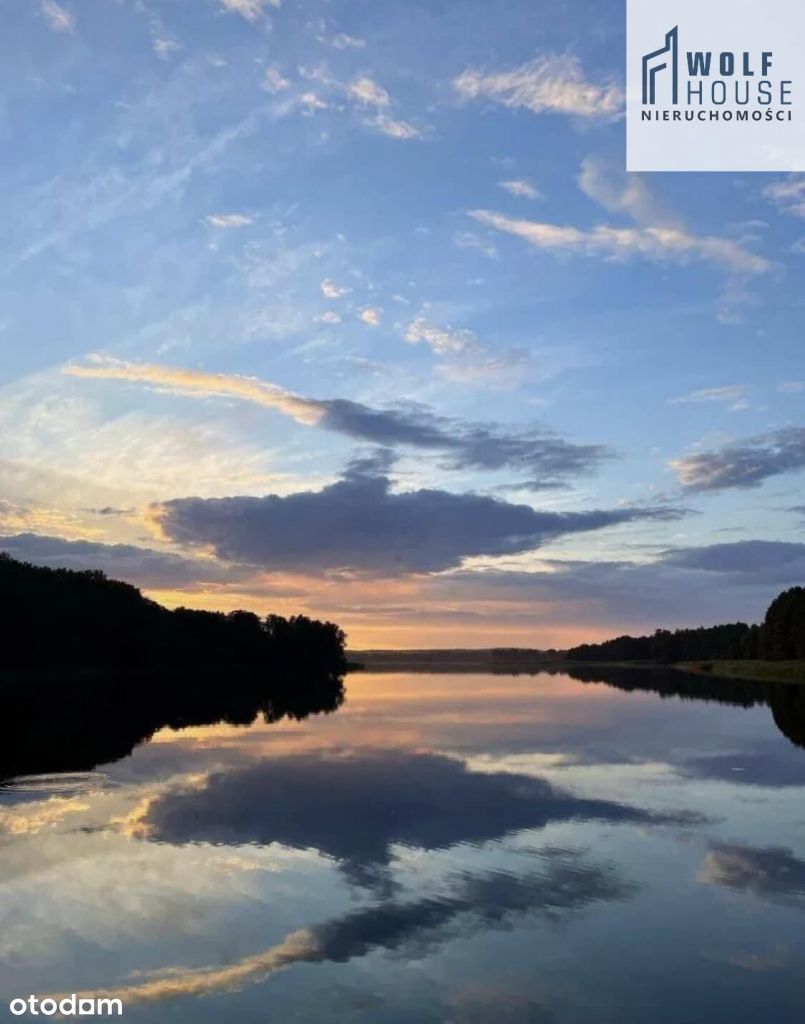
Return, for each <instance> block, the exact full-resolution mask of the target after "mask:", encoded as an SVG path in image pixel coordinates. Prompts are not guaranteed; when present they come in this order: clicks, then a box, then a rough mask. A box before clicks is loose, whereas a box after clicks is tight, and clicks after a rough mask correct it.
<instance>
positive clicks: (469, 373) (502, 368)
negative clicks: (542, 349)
mask: <svg viewBox="0 0 805 1024" xmlns="http://www.w3.org/2000/svg"><path fill="white" fill-rule="evenodd" d="M405 340H406V341H407V342H408V343H409V344H410V345H417V344H425V345H427V346H428V347H429V348H430V349H431V350H432V351H433V352H434V353H435V354H436V355H437V356H441V357H442V358H443V359H444V362H442V363H440V364H439V366H438V368H437V369H438V372H439V373H440V374H441V376H443V377H445V378H446V379H447V380H451V381H455V382H456V383H460V384H465V385H470V386H474V385H478V384H480V385H484V386H486V387H509V386H512V385H516V384H519V383H520V382H521V381H522V378H523V374H524V372H525V371H527V369H528V367H529V365H530V355H529V353H528V352H527V351H526V350H525V349H522V348H516V347H509V348H506V349H503V350H497V351H495V350H492V349H490V348H487V347H486V346H485V345H482V344H481V342H480V341H479V340H478V338H477V337H476V336H475V334H473V332H472V331H469V330H466V329H461V330H457V329H454V328H452V327H438V326H436V325H435V324H432V323H430V322H429V321H428V320H427V319H426V317H424V316H418V317H416V319H415V320H413V321H412V322H411V323H410V324H409V325H408V328H407V330H406V332H405Z"/></svg>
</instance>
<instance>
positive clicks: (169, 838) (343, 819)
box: [142, 749, 668, 887]
mask: <svg viewBox="0 0 805 1024" xmlns="http://www.w3.org/2000/svg"><path fill="white" fill-rule="evenodd" d="M323 789H326V791H327V801H326V805H323V804H322V802H321V800H320V799H318V794H320V793H321V792H322V791H323ZM267 804H269V805H270V806H271V814H270V815H266V814H265V812H264V808H265V807H266V805H267ZM391 807H393V808H394V813H393V814H391V813H389V808H391ZM578 820H584V821H589V820H596V821H605V822H608V823H612V824H617V823H627V824H628V823H631V824H637V825H649V824H651V823H652V822H660V821H663V820H668V819H662V818H657V817H655V816H654V815H652V814H651V813H649V812H646V811H643V810H640V809H638V808H635V807H631V806H629V805H628V804H622V803H616V802H612V801H609V800H593V799H582V798H579V797H575V796H573V795H571V794H570V793H568V792H566V791H564V790H561V789H558V788H556V787H554V786H552V785H551V784H550V783H549V782H546V781H544V780H543V779H540V778H535V777H531V776H526V775H517V774H513V773H509V772H492V771H489V772H487V771H485V772H475V771H470V770H468V768H467V767H466V765H465V764H464V763H463V762H462V761H459V760H456V759H454V758H449V757H445V756H443V755H439V754H431V753H419V752H408V751H403V750H396V749H366V750H360V751H351V752H349V753H340V752H338V753H335V754H322V755H316V754H315V753H311V752H306V753H305V754H304V755H299V754H293V755H290V756H285V757H272V758H270V759H269V760H266V761H263V762H260V763H258V764H255V765H250V766H248V767H246V768H243V769H235V770H226V771H221V772H217V773H215V774H213V775H211V776H208V778H207V780H206V782H205V784H204V785H201V786H200V785H194V786H192V787H187V788H186V789H176V790H172V791H168V792H166V793H165V794H164V795H162V796H160V797H159V798H157V799H156V800H154V801H152V802H151V803H150V804H149V806H148V808H147V815H146V817H145V818H144V819H143V820H142V826H143V829H144V833H145V834H146V835H148V837H149V838H150V839H152V840H155V841H158V842H168V843H178V844H187V843H215V844H227V845H237V846H241V845H244V844H253V843H258V844H260V845H268V844H271V843H280V844H282V845H283V846H290V847H294V848H296V849H302V850H306V849H316V850H318V851H319V852H320V853H322V854H324V855H325V856H327V857H329V858H332V859H333V860H335V861H337V863H338V864H339V866H340V867H341V868H342V870H344V871H345V873H346V874H347V875H348V877H349V878H350V879H351V880H352V881H354V882H357V883H359V884H365V885H368V886H369V887H373V886H374V885H376V884H377V883H380V884H381V885H382V884H383V882H384V876H383V872H384V869H386V868H387V867H388V866H389V864H390V863H391V862H392V860H393V858H394V850H395V847H398V846H405V847H407V848H409V849H416V850H423V851H424V850H444V849H448V848H450V847H451V846H455V845H457V844H463V843H468V844H469V843H471V844H473V845H479V844H481V843H484V842H490V841H493V840H494V841H496V842H500V841H501V840H503V839H504V838H505V837H506V836H507V835H511V834H513V833H516V832H518V831H522V830H525V829H529V830H532V829H541V828H545V827H546V826H548V825H551V824H556V823H558V822H567V821H578ZM347 822H349V823H351V827H345V823H347ZM357 823H359V824H357Z"/></svg>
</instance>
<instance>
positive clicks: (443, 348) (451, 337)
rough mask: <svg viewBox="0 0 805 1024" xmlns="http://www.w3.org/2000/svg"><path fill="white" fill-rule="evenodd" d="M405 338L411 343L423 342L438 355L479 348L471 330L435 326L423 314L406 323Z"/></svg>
mask: <svg viewBox="0 0 805 1024" xmlns="http://www.w3.org/2000/svg"><path fill="white" fill-rule="evenodd" d="M405 340H406V341H407V342H408V343H409V344H411V345H417V344H420V343H424V344H425V345H428V346H429V347H430V348H431V349H433V351H434V352H436V353H437V355H440V356H443V355H450V354H451V353H453V354H455V353H457V352H466V351H468V350H471V349H478V348H479V345H478V340H477V338H476V337H475V335H474V334H473V333H472V331H467V330H453V329H451V328H445V327H437V326H436V325H435V324H432V323H429V322H428V320H426V319H425V317H424V316H418V317H417V318H416V319H415V320H413V321H412V322H411V323H410V324H409V325H408V329H407V330H406V332H405Z"/></svg>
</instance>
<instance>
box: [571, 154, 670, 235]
mask: <svg viewBox="0 0 805 1024" xmlns="http://www.w3.org/2000/svg"><path fill="white" fill-rule="evenodd" d="M578 184H579V188H580V189H581V190H582V192H583V193H584V194H585V195H586V196H589V197H590V199H592V200H594V201H595V202H596V203H598V204H599V205H601V206H603V207H604V209H605V210H609V211H610V213H625V214H627V215H628V216H630V217H631V218H632V219H633V220H634V221H636V222H637V223H638V224H667V223H672V222H673V218H671V217H670V215H669V214H668V213H667V212H666V211H665V210H664V208H663V207H662V204H661V203H660V202H659V200H658V199H657V197H656V196H655V195H654V193H653V192H652V191H651V189H650V188H649V186H648V185H647V184H646V181H645V179H644V178H641V177H640V175H638V174H628V173H627V172H626V171H624V170H622V168H620V167H619V166H617V165H615V164H611V163H609V162H607V161H605V160H598V159H594V158H591V157H588V158H587V159H586V160H584V161H583V162H582V165H581V172H580V174H579V178H578Z"/></svg>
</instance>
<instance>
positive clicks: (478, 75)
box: [453, 54, 623, 118]
mask: <svg viewBox="0 0 805 1024" xmlns="http://www.w3.org/2000/svg"><path fill="white" fill-rule="evenodd" d="M453 86H454V88H455V89H456V91H457V92H458V94H459V96H461V97H462V98H463V99H467V100H479V99H480V100H489V101H491V102H494V103H499V104H501V105H502V106H504V107H510V108H512V109H517V108H522V109H524V110H529V111H531V113H533V114H568V115H572V116H574V117H584V118H611V117H614V116H617V115H618V114H620V112H621V110H622V108H623V89H622V88H621V86H620V85H619V84H618V83H617V82H615V81H614V80H612V79H607V80H604V81H601V82H600V83H596V82H592V81H590V80H589V79H588V78H587V77H586V76H585V74H584V71H583V69H582V67H581V63H580V62H579V60H578V58H576V57H574V56H572V55H568V54H565V55H562V56H558V55H543V56H539V57H536V58H535V59H534V60H531V61H527V62H526V63H525V64H520V65H519V66H517V67H514V68H509V69H507V70H505V71H495V72H487V71H482V70H479V69H476V68H469V69H467V70H466V71H464V72H463V73H462V74H460V75H459V76H458V77H457V78H456V79H455V80H454V81H453Z"/></svg>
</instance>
